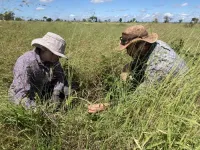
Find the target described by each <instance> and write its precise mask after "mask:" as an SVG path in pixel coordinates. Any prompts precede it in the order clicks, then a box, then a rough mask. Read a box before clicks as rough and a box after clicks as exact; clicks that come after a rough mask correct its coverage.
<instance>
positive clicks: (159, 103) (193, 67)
mask: <svg viewBox="0 0 200 150" xmlns="http://www.w3.org/2000/svg"><path fill="white" fill-rule="evenodd" d="M131 24H132V23H130V24H122V23H88V22H87V23H75V22H74V23H71V22H23V21H22V22H12V21H10V22H3V21H1V22H0V33H1V34H0V51H1V55H0V74H1V75H0V95H1V97H0V149H20V150H21V149H24V150H27V149H41V150H43V149H51V150H52V149H170V150H171V149H174V150H178V149H188V150H189V149H200V117H199V116H200V108H199V107H200V76H199V74H200V65H199V61H200V59H199V52H200V41H199V28H200V26H199V24H196V25H195V26H193V27H192V28H186V27H185V26H184V25H183V24H170V23H168V24H159V23H156V24H155V23H148V24H143V25H144V26H146V27H148V29H149V31H150V32H156V33H158V35H159V39H161V40H163V41H165V42H167V43H169V44H170V45H171V46H172V47H173V48H175V49H176V50H177V52H178V53H179V55H180V56H181V57H184V59H185V60H186V62H187V65H188V67H189V68H190V69H189V72H188V74H187V75H186V76H185V77H180V78H175V79H173V80H169V78H167V79H166V80H165V81H164V82H163V83H161V84H160V85H159V86H157V87H148V88H147V89H145V90H143V91H137V92H134V91H131V90H130V84H129V83H127V84H124V83H122V82H121V81H120V80H119V74H120V71H121V68H122V66H123V65H124V64H126V63H128V62H129V61H130V60H131V58H130V57H128V56H127V55H126V54H125V52H119V51H116V48H117V46H118V44H119V37H120V36H121V32H122V31H123V30H124V29H125V28H126V27H127V26H130V25H131ZM48 31H51V32H55V33H57V34H60V35H61V36H62V37H64V38H65V39H66V41H67V48H66V50H67V55H68V56H69V58H70V59H69V61H68V62H67V61H66V60H62V64H63V66H64V68H65V71H66V72H67V75H68V78H69V81H70V83H71V82H73V83H76V85H79V89H78V90H77V92H76V93H73V94H72V95H71V97H69V99H68V100H67V102H66V107H67V111H66V110H61V111H60V112H57V113H55V114H53V113H51V109H48V108H46V107H45V106H38V108H37V112H35V113H34V112H32V111H27V110H24V109H23V108H21V107H19V106H14V105H12V104H11V103H9V101H8V97H7V90H8V87H9V85H10V84H11V82H12V68H13V65H14V63H15V61H16V59H17V58H18V57H19V56H20V55H22V54H23V53H24V52H26V51H27V50H31V49H32V47H31V46H30V43H31V41H32V40H33V39H34V38H38V37H42V36H43V35H44V34H45V33H46V32H48ZM98 102H111V103H113V104H115V105H113V106H112V107H111V108H109V109H108V110H107V111H105V112H102V113H99V114H95V115H90V114H88V113H87V108H86V106H85V105H87V104H88V103H98Z"/></svg>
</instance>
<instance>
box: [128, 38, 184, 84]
mask: <svg viewBox="0 0 200 150" xmlns="http://www.w3.org/2000/svg"><path fill="white" fill-rule="evenodd" d="M130 67H131V70H132V76H131V78H132V80H134V81H135V82H134V83H136V82H137V83H136V84H138V83H142V84H141V85H140V87H142V86H145V85H146V84H149V83H155V82H158V81H161V80H163V79H164V78H165V77H166V76H167V75H169V74H172V75H173V76H175V75H181V74H183V73H185V72H186V71H187V66H186V63H185V61H184V60H183V59H182V58H180V57H179V56H178V55H177V54H176V53H175V51H174V50H173V49H172V48H171V47H170V46H169V45H168V44H166V43H165V42H163V41H160V40H158V41H156V42H155V43H154V44H153V45H152V46H151V48H150V50H149V53H148V54H147V55H146V56H145V57H144V58H142V59H138V60H134V61H133V62H131V64H130Z"/></svg>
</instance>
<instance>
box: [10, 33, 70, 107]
mask: <svg viewBox="0 0 200 150" xmlns="http://www.w3.org/2000/svg"><path fill="white" fill-rule="evenodd" d="M31 45H32V46H34V49H33V50H31V51H28V52H26V53H25V54H23V55H22V56H20V57H19V58H18V59H17V61H16V63H15V66H14V69H13V75H14V78H13V82H12V84H11V85H10V88H9V91H8V94H9V97H10V100H11V101H13V102H14V103H15V104H17V105H20V104H21V105H22V106H23V107H25V108H27V109H30V108H31V107H35V106H36V102H35V97H36V93H37V95H38V96H39V98H40V99H41V100H48V99H49V100H51V101H53V102H56V103H59V104H60V103H61V102H62V101H63V100H64V99H65V98H66V97H67V95H68V83H67V80H66V79H65V75H64V70H63V68H62V66H61V64H60V62H59V58H67V57H66V56H65V55H64V52H65V47H66V42H65V40H64V39H63V38H62V37H60V36H59V35H57V34H55V33H52V32H48V33H47V34H46V35H44V37H42V38H38V39H34V40H33V41H32V43H31Z"/></svg>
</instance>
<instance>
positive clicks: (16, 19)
mask: <svg viewBox="0 0 200 150" xmlns="http://www.w3.org/2000/svg"><path fill="white" fill-rule="evenodd" d="M15 21H23V19H22V18H20V17H16V18H15Z"/></svg>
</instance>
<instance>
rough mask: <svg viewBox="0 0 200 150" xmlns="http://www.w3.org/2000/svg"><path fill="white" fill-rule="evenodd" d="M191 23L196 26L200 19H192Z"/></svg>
mask: <svg viewBox="0 0 200 150" xmlns="http://www.w3.org/2000/svg"><path fill="white" fill-rule="evenodd" d="M191 22H192V23H194V24H196V23H198V22H199V19H198V18H192V20H191Z"/></svg>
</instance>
